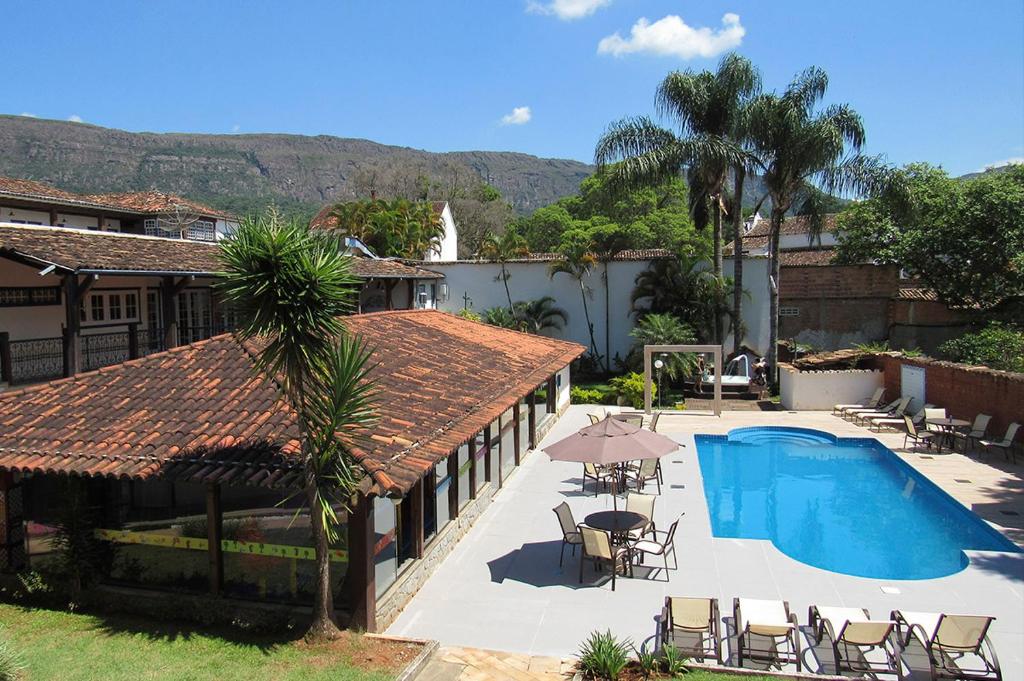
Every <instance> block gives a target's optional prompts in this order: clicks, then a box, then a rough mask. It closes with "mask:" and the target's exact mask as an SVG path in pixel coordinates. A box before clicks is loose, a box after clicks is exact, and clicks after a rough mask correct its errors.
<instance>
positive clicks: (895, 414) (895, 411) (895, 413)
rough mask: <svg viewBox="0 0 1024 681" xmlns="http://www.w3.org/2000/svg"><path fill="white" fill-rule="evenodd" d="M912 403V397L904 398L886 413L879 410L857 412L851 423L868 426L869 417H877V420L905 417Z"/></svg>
mask: <svg viewBox="0 0 1024 681" xmlns="http://www.w3.org/2000/svg"><path fill="white" fill-rule="evenodd" d="M913 401H914V398H913V397H910V396H906V397H901V398H900V399H899V401H898V402H897V403H896V406H895V407H893V408H892V409H890V410H888V411H883V410H882V409H879V410H878V411H875V412H870V411H868V412H864V411H858V412H857V413H856V415H854V417H853V421H854V423H858V422H859V423H860V425H862V426H864V425H868V420H869V419H871V417H874V416H877V417H879V418H886V417H892V418H899V417H900V416H905V415H906V413H907V409H908V408H909V407H910V403H911V402H913Z"/></svg>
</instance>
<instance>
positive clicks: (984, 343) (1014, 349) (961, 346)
mask: <svg viewBox="0 0 1024 681" xmlns="http://www.w3.org/2000/svg"><path fill="white" fill-rule="evenodd" d="M939 354H941V355H942V356H943V357H945V358H948V359H950V360H952V361H954V362H965V363H968V364H984V365H985V366H988V367H992V368H993V369H1000V370H1002V371H1017V372H1021V373H1024V330H1022V329H1020V328H1015V327H1012V326H1007V325H1005V324H1001V323H999V322H990V323H989V324H988V325H987V326H986V327H985V328H983V329H981V330H979V331H972V332H970V333H966V334H964V335H963V336H960V337H959V338H954V339H952V340H948V341H946V342H945V343H943V344H942V345H940V346H939Z"/></svg>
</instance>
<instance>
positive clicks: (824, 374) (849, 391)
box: [779, 364, 884, 411]
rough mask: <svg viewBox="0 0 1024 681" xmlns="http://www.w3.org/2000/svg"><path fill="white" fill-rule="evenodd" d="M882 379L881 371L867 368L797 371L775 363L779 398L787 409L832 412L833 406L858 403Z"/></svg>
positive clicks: (869, 394) (788, 366)
mask: <svg viewBox="0 0 1024 681" xmlns="http://www.w3.org/2000/svg"><path fill="white" fill-rule="evenodd" d="M883 380H884V375H883V374H882V372H881V371H873V370H870V369H842V370H835V371H800V370H799V369H797V368H796V367H794V366H792V365H790V364H779V393H780V398H781V401H782V406H783V407H785V408H786V409H789V410H812V411H813V410H822V409H832V407H833V406H835V405H836V404H853V403H856V402H860V401H861V400H863V399H865V398H867V397H870V396H871V393H873V392H874V391H875V389H876V388H878V387H880V386H881V385H882V382H883Z"/></svg>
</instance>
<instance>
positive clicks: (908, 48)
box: [0, 0, 1024, 174]
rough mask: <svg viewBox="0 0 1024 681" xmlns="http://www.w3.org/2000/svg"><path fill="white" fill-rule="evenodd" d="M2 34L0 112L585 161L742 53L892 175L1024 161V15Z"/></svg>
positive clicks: (746, 8) (608, 8)
mask: <svg viewBox="0 0 1024 681" xmlns="http://www.w3.org/2000/svg"><path fill="white" fill-rule="evenodd" d="M4 19H5V21H4V25H5V27H6V28H7V34H8V35H9V36H10V35H17V36H21V39H19V40H18V41H17V43H18V44H17V49H8V50H6V51H5V56H4V62H5V63H4V66H3V82H4V88H3V91H4V96H3V98H2V99H0V111H2V112H3V113H11V114H20V113H26V114H32V115H36V116H39V117H43V118H57V119H68V118H71V117H76V120H77V119H79V118H80V119H81V120H84V121H86V122H88V123H94V124H97V125H103V126H108V127H114V128H123V129H127V130H135V131H140V130H148V131H157V132H164V131H186V132H211V133H231V132H242V133H246V132H289V133H300V134H307V135H317V134H329V135H338V136H343V137H362V138H368V139H372V140H375V141H379V142H384V143H388V144H398V145H403V146H411V147H417V148H423V149H428V150H431V151H455V150H470V149H489V150H511V151H521V152H526V153H531V154H537V155H539V156H552V157H560V158H575V159H579V160H583V161H590V160H591V158H592V155H593V149H594V143H595V141H596V139H597V137H598V136H599V135H600V133H601V132H602V130H603V129H604V127H605V126H606V125H607V124H608V123H609V122H610V121H612V120H614V119H616V118H619V117H621V116H624V115H630V114H640V113H649V112H651V108H652V106H651V105H652V99H653V93H654V89H655V87H656V85H657V84H658V82H659V81H660V80H661V79H662V78H663V77H664V76H665V74H666V73H668V72H669V71H671V70H674V69H704V68H713V67H714V66H715V64H716V63H717V61H718V59H719V57H720V56H721V54H722V53H724V52H725V51H728V50H729V49H735V50H736V51H738V52H740V53H741V54H744V55H746V56H747V57H749V58H750V59H752V60H753V61H754V62H755V64H757V65H758V66H759V67H760V68H761V70H762V73H763V75H764V81H765V85H766V87H767V88H782V87H784V86H785V84H786V83H787V82H788V81H789V79H790V78H791V77H792V76H793V74H795V73H796V72H797V71H799V70H801V69H803V68H804V67H806V66H809V65H812V64H813V65H817V66H821V67H823V68H824V69H826V71H827V72H828V73H829V75H830V77H831V85H830V88H829V90H830V91H829V101H833V102H848V103H850V104H851V105H853V107H854V108H855V109H857V110H858V111H859V112H860V113H861V114H862V115H863V117H864V119H865V123H866V127H867V132H868V150H869V151H871V152H873V153H885V154H886V155H887V156H888V158H889V159H890V160H891V161H893V162H895V163H906V162H910V161H916V160H925V161H930V162H932V163H936V164H941V165H943V166H944V167H945V168H947V169H948V170H949V171H950V172H952V173H955V174H960V173H964V172H970V171H974V170H978V169H980V168H982V167H984V166H986V165H988V164H991V163H995V162H999V161H1003V160H1006V159H1011V158H1024V3H1022V2H1021V1H1020V0H985V2H974V3H968V2H962V0H957V1H948V0H933V2H929V3H927V4H922V3H916V2H909V1H906V0H885V1H875V0H861V2H858V3H839V2H827V1H826V2H822V1H821V0H807V1H803V0H800V1H784V2H779V1H776V2H765V1H764V0H749V1H748V0H729V1H728V2H717V1H716V2H707V1H706V0H705V1H702V2H697V1H695V0H671V1H663V0H533V1H532V2H530V1H529V0H452V1H447V0H432V1H431V2H426V1H424V0H416V1H412V0H409V1H398V0H378V1H376V2H372V1H370V0H365V1H363V2H298V1H295V2H256V1H253V2H244V3H243V2H240V1H239V2H228V1H223V2H187V1H184V0H175V1H174V2H171V1H169V0H168V1H160V2H158V1H151V2H143V1H141V0H140V1H136V2H113V1H109V2H95V3H70V2H69V3H56V2H46V1H45V0H39V1H35V2H30V3H29V2H20V3H14V2H11V1H10V0H8V1H7V2H5V8H4ZM641 19H646V24H639V25H638V22H639V21H640V20H641ZM616 34H618V37H615V36H616ZM506 117H507V118H506ZM503 120H504V122H503Z"/></svg>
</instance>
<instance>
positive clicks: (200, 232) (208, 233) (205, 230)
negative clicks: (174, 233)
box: [188, 220, 217, 241]
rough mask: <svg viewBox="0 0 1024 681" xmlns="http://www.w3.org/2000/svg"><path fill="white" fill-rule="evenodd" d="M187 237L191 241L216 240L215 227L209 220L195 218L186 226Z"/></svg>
mask: <svg viewBox="0 0 1024 681" xmlns="http://www.w3.org/2000/svg"><path fill="white" fill-rule="evenodd" d="M188 238H189V239H191V240H192V241H216V240H217V227H216V225H215V224H214V223H213V222H210V221H209V220H196V221H195V222H193V223H192V224H191V225H189V227H188Z"/></svg>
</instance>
